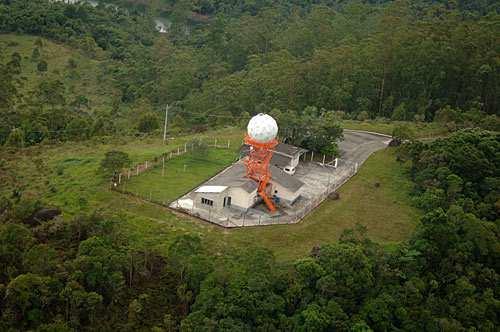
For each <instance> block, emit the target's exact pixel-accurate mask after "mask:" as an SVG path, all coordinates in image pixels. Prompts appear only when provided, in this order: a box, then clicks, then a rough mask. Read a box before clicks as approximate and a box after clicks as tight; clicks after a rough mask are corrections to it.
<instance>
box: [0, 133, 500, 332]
mask: <svg viewBox="0 0 500 332" xmlns="http://www.w3.org/2000/svg"><path fill="white" fill-rule="evenodd" d="M499 150H500V139H499V136H498V134H491V133H488V132H484V131H478V130H469V131H460V132H457V133H455V134H454V135H452V136H451V137H450V138H447V139H441V140H437V141H435V142H431V143H426V144H422V143H418V142H417V143H411V144H409V145H404V146H403V148H402V149H401V150H400V158H401V161H402V162H404V160H407V161H408V162H409V163H410V167H411V172H412V177H413V178H414V181H415V196H414V197H415V200H416V204H419V205H420V206H422V207H423V209H424V210H425V211H426V212H427V214H426V215H425V216H424V217H423V218H422V220H421V224H420V225H419V226H418V229H417V231H416V233H415V234H414V235H413V237H412V238H411V240H410V241H408V242H405V243H401V244H399V245H397V246H396V247H395V248H393V249H392V250H387V249H384V248H383V247H382V246H380V245H379V244H377V243H374V242H372V241H370V240H369V239H368V238H367V237H366V236H365V230H364V229H363V228H362V227H358V228H357V229H355V230H351V231H347V232H345V233H344V235H343V236H342V237H341V239H340V241H339V242H337V243H332V244H327V245H322V246H319V247H315V248H311V249H312V250H311V253H310V255H309V256H308V257H304V258H302V259H299V260H296V261H295V262H286V263H283V262H277V261H276V260H275V259H274V257H273V255H272V254H271V253H270V252H269V251H268V250H265V249H261V248H255V247H252V246H250V247H242V248H239V249H234V250H230V251H226V252H213V251H210V250H208V248H207V247H206V245H205V243H204V241H203V240H202V239H201V238H200V237H199V236H197V235H192V234H189V235H183V236H180V237H178V238H177V239H176V240H175V241H174V242H173V243H172V244H171V245H170V247H169V248H168V254H167V255H166V256H163V255H159V254H158V253H157V251H156V250H153V249H138V248H136V247H135V246H134V245H132V244H131V243H129V241H128V240H127V239H128V237H127V234H124V233H123V231H122V230H123V229H122V228H121V227H120V224H121V220H120V218H121V217H120V216H119V215H115V216H112V215H106V214H102V213H94V214H90V215H79V216H76V217H73V218H63V217H56V218H54V219H52V218H53V217H54V215H55V214H57V211H56V213H54V211H53V210H50V209H49V210H47V209H44V208H43V206H41V203H40V202H39V201H38V200H37V198H36V197H33V198H27V197H12V198H11V199H4V200H2V201H1V202H2V205H1V206H0V221H1V224H0V314H1V319H0V329H1V330H5V331H26V330H37V331H95V330H99V331H112V330H113V331H116V330H120V331H137V330H139V331H177V330H180V331H221V330H224V331H254V330H271V331H337V330H338V331H393V330H398V331H469V330H479V331H495V330H496V329H497V328H498V326H499V324H500V322H499V317H498V313H499V312H500V310H499V309H500V301H499V286H498V285H499V269H500V266H499V262H500V251H499V246H498V243H499V240H500V239H499V237H500V232H499V229H498V216H499V213H500V211H499V209H498V197H499V194H500V193H499V188H500V186H499V185H498V183H499V181H500V173H499V169H498V167H499V165H500V161H499V160H498V151H499ZM471 170H472V171H471ZM164 227H165V225H164ZM221 235H222V234H221Z"/></svg>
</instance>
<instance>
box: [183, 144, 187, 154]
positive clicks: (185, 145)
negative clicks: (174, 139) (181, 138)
mask: <svg viewBox="0 0 500 332" xmlns="http://www.w3.org/2000/svg"><path fill="white" fill-rule="evenodd" d="M187 151H188V148H187V143H184V153H186V152H187Z"/></svg>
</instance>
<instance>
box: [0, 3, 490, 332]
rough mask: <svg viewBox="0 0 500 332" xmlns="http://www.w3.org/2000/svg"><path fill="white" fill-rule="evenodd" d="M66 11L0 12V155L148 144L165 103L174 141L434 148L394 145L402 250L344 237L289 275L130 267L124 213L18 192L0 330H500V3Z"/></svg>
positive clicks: (256, 252)
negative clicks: (365, 132) (395, 127)
mask: <svg viewBox="0 0 500 332" xmlns="http://www.w3.org/2000/svg"><path fill="white" fill-rule="evenodd" d="M67 2H68V1H51V0H31V1H25V0H0V78H1V79H0V118H1V121H0V145H2V146H0V153H9V154H10V155H14V154H15V153H16V152H15V151H16V149H17V148H21V151H24V150H23V149H22V148H24V147H26V146H30V145H36V144H44V143H46V142H48V143H58V142H61V141H79V140H87V139H90V138H94V137H99V138H102V140H103V141H104V140H106V138H107V137H118V136H125V135H129V136H132V135H147V134H151V133H155V131H158V130H161V125H160V123H161V121H162V117H163V115H164V113H163V112H164V107H165V106H166V105H167V104H168V105H170V106H171V107H170V118H169V130H170V134H178V133H180V132H187V131H191V132H201V131H204V130H207V129H213V128H218V127H223V126H228V125H231V126H244V125H245V124H246V122H247V120H248V119H249V118H250V116H252V115H254V114H256V113H259V112H267V113H269V114H271V115H272V116H273V117H274V118H276V119H277V120H278V123H279V125H280V135H282V137H281V138H282V139H284V140H286V141H287V142H291V143H293V144H297V145H301V146H304V147H307V148H309V149H311V150H314V151H315V150H318V151H320V152H323V153H336V146H335V144H332V141H333V138H335V139H336V138H338V137H340V136H341V135H342V121H344V120H357V121H382V122H390V121H407V122H408V123H410V122H412V123H430V122H435V123H438V124H439V125H440V126H442V127H443V128H446V129H447V131H448V134H449V135H448V136H447V137H442V138H439V139H436V140H422V141H414V140H412V137H411V135H408V133H407V132H405V131H404V130H402V129H401V128H399V132H396V133H395V136H397V137H398V138H400V140H399V142H398V143H401V146H399V147H397V148H394V149H397V158H398V161H399V162H400V163H401V167H402V168H405V169H407V170H408V176H409V177H410V178H411V180H412V202H413V204H414V205H415V206H416V207H418V208H419V209H420V210H421V211H422V213H423V216H422V218H421V220H420V223H419V224H418V227H417V230H416V232H415V233H414V234H412V236H411V238H410V239H409V240H407V241H404V242H401V243H398V244H394V245H391V246H390V247H389V246H385V245H383V244H379V243H376V242H374V241H372V240H370V239H369V237H368V236H367V234H366V229H365V228H364V227H362V226H359V227H356V228H355V229H351V230H348V231H345V232H344V233H343V235H342V236H341V238H340V240H339V241H334V240H332V241H331V243H330V244H324V245H320V246H316V247H314V248H311V251H310V254H309V255H307V256H306V257H302V258H301V259H298V260H295V261H292V262H290V261H285V262H283V261H278V260H277V259H276V258H275V257H274V256H273V253H272V252H271V251H270V250H267V249H263V248H260V247H245V248H241V247H236V248H234V249H232V250H227V251H224V252H213V251H210V250H209V249H208V248H207V245H206V243H205V242H204V239H203V237H200V236H199V235H197V234H187V235H183V236H179V237H177V238H176V239H175V241H173V242H172V243H171V244H170V246H169V247H168V250H166V252H167V253H166V254H165V253H164V252H160V251H158V249H152V248H151V249H144V248H141V249H139V248H137V247H136V246H134V244H133V243H132V242H131V241H130V239H129V238H128V236H127V234H125V230H124V228H123V227H120V225H121V222H122V220H121V218H124V217H123V215H121V214H119V213H112V212H110V211H108V210H105V209H104V210H97V211H92V210H91V209H87V210H83V209H82V210H81V211H80V213H75V214H74V215H70V216H69V215H65V214H64V211H61V210H60V209H59V208H57V207H53V206H49V205H48V204H46V201H44V197H39V196H37V195H36V194H34V193H31V192H29V191H28V190H26V191H23V190H21V189H19V190H17V189H15V190H13V191H12V192H11V193H9V196H8V197H7V196H5V197H0V331H40V332H42V331H46V332H49V331H58V332H63V331H156V332H161V331H165V332H167V331H436V332H437V331H496V330H498V328H499V326H500V318H499V313H500V246H499V243H500V229H499V222H498V221H499V214H500V152H499V151H500V136H499V134H498V131H499V130H500V118H499V115H500V114H499V111H498V109H499V107H500V98H499V96H500V63H499V54H500V41H499V36H500V5H499V3H498V1H494V0H482V1H470V0H459V1H447V0H432V1H431V0H396V1H385V0H378V1H377V0H366V1H362V0H359V1H355V0H353V1H340V0H314V1H304V0H292V1H285V0H259V1H255V0H243V1H236V0H230V1H222V0H151V1H143V0H110V1H104V0H99V1H89V2H85V1H82V2H78V1H76V2H71V3H70V4H68V3H67ZM157 18H162V19H165V20H168V21H169V22H170V23H171V26H169V27H168V30H167V31H165V32H162V33H160V32H159V31H157V30H156V29H155V19H157ZM5 36H8V37H5ZM16 37H19V38H18V40H17V41H16V40H15V39H16ZM21 37H24V38H25V39H22V40H21ZM2 38H4V39H2ZM4 40H5V41H4ZM14 49H15V50H16V51H13V50H14ZM55 53H64V57H63V58H64V59H65V63H63V64H60V65H59V66H55V64H54V63H53V61H52V59H51V56H54V54H55ZM90 76H91V78H89V77H90ZM89 85H92V86H90V87H89ZM403 129H404V128H403ZM311 133H315V134H314V135H312V134H311ZM39 147H40V149H43V148H44V147H43V146H41V145H40V146H39ZM114 153H115V156H114V157H115V158H118V157H120V156H116V154H119V152H116V151H115V152H114ZM112 154H113V153H112V152H111V153H108V155H107V157H110V155H111V157H113V156H112ZM39 160H41V159H39ZM127 162H128V163H130V160H128V157H127ZM5 164H6V163H5V162H4V161H3V159H2V158H0V172H3V171H4V167H5ZM9 165H10V164H9ZM49 166H50V165H49ZM49 166H47V167H49ZM104 166H106V165H105V163H104V164H103V165H102V167H104ZM114 170H115V169H110V170H109V173H112V172H113V171H114ZM62 172H63V170H61V173H62ZM42 175H43V174H42ZM84 176H85V175H84ZM94 176H95V174H94ZM46 184H49V181H47V182H46ZM0 185H3V184H0ZM69 185H73V184H72V183H70V184H69ZM84 201H85V199H84V198H82V202H83V203H85V202H84ZM83 203H82V204H83Z"/></svg>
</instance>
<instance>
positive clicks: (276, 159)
mask: <svg viewBox="0 0 500 332" xmlns="http://www.w3.org/2000/svg"><path fill="white" fill-rule="evenodd" d="M249 151H250V147H249V146H248V145H246V144H243V145H242V146H241V148H240V154H241V156H246V155H248V152H249ZM304 152H307V150H306V149H302V148H299V147H296V146H293V145H290V144H286V143H279V144H278V145H277V146H276V148H274V153H273V157H272V158H271V165H274V166H277V167H280V168H285V167H286V166H288V165H290V162H291V159H292V158H293V157H297V156H300V155H301V154H303V153H304Z"/></svg>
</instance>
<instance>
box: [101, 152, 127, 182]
mask: <svg viewBox="0 0 500 332" xmlns="http://www.w3.org/2000/svg"><path fill="white" fill-rule="evenodd" d="M130 164H131V160H130V158H129V156H128V154H127V153H126V152H123V151H117V150H113V151H109V152H106V155H105V157H104V159H103V160H101V167H100V171H101V173H102V174H103V175H106V176H111V175H113V173H115V172H117V171H119V170H121V169H122V168H124V167H127V166H129V165H130Z"/></svg>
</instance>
